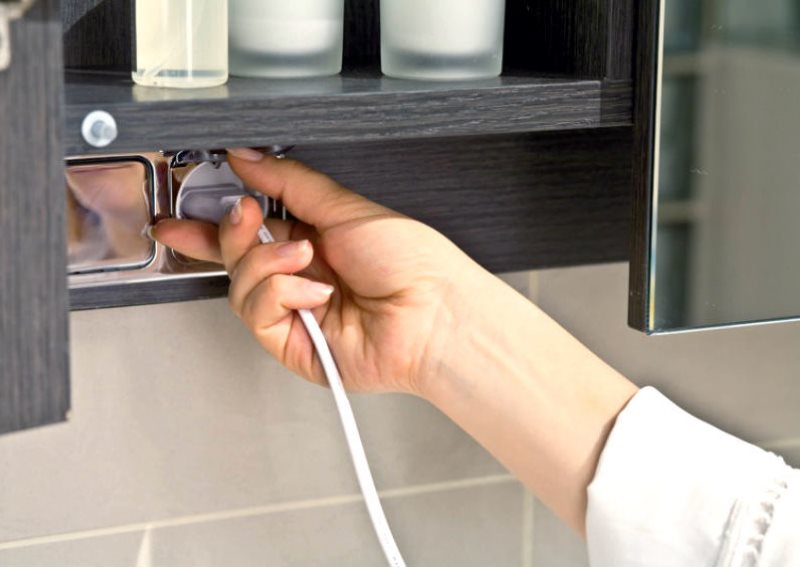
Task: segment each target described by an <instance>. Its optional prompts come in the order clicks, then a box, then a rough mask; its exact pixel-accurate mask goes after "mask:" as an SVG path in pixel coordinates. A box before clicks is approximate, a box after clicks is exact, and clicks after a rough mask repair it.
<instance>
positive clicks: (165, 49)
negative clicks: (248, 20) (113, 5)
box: [133, 0, 228, 88]
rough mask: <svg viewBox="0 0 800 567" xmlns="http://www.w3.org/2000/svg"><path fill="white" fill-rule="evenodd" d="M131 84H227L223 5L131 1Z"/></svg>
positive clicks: (213, 0)
mask: <svg viewBox="0 0 800 567" xmlns="http://www.w3.org/2000/svg"><path fill="white" fill-rule="evenodd" d="M135 6H136V30H135V37H136V48H135V50H134V53H135V60H134V65H133V80H134V81H135V82H136V83H137V84H140V85H144V86H148V87H173V88H201V87H214V86H218V85H222V84H224V83H225V82H226V81H227V80H228V0H136V4H135Z"/></svg>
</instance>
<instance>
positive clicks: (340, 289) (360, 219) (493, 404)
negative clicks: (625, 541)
mask: <svg viewBox="0 0 800 567" xmlns="http://www.w3.org/2000/svg"><path fill="white" fill-rule="evenodd" d="M230 153H231V159H230V162H231V166H232V167H233V169H234V170H235V171H236V173H237V174H238V175H239V176H241V177H242V179H243V180H244V181H245V183H246V184H247V185H248V186H249V187H251V188H252V189H254V190H258V191H261V192H263V193H265V194H267V195H269V196H270V197H273V198H276V199H280V200H281V201H283V203H284V204H285V205H286V207H287V208H288V209H289V210H290V211H292V213H293V214H294V216H295V217H297V218H298V219H301V220H302V222H300V223H288V222H284V221H270V224H269V228H270V230H271V231H272V232H273V234H274V235H275V237H276V239H277V240H279V241H282V242H279V243H276V244H269V245H262V244H259V243H258V241H257V239H256V231H257V230H258V227H259V226H260V224H261V222H262V221H261V211H260V209H259V206H258V204H257V203H256V202H255V201H254V200H253V199H250V198H246V199H244V200H242V201H241V202H240V203H239V205H237V206H236V207H234V209H233V210H232V211H231V213H230V214H229V215H228V216H227V217H226V218H225V219H224V221H223V222H222V224H221V226H220V227H219V229H217V227H214V226H212V225H208V224H204V223H198V222H193V221H178V220H174V219H168V220H164V221H161V222H160V223H158V225H156V226H155V227H153V229H152V230H151V236H152V237H153V238H155V239H156V240H158V241H160V242H162V243H163V244H166V245H167V246H170V247H172V248H175V249H176V250H178V251H180V252H182V253H183V254H186V255H188V256H192V257H195V258H199V259H203V260H209V261H213V262H218V263H221V264H223V265H224V266H225V268H226V270H227V271H228V273H229V274H230V276H231V287H230V293H229V300H230V305H231V308H232V310H233V311H234V313H235V314H236V315H237V316H239V317H240V318H241V319H242V321H243V322H244V324H245V325H247V327H248V328H249V329H250V330H251V332H252V333H253V334H254V335H255V337H256V338H257V339H258V340H259V342H260V343H261V345H262V346H263V347H264V348H265V349H266V350H267V351H268V352H270V353H271V354H272V355H273V356H275V357H276V358H277V359H278V360H279V361H280V362H282V363H283V364H284V365H285V366H287V367H288V368H289V369H291V370H292V371H294V372H295V373H297V374H299V375H300V376H303V377H305V378H306V379H308V380H311V381H313V382H315V383H318V384H325V377H324V375H323V373H322V370H321V367H320V365H319V362H318V361H317V359H316V356H315V354H314V350H313V345H312V344H311V341H310V339H309V337H308V335H307V333H306V331H305V329H304V328H303V326H302V323H301V322H300V319H299V316H298V315H297V314H296V313H295V312H294V310H295V309H300V308H308V309H312V310H313V312H314V315H315V317H316V318H317V320H318V321H319V322H320V324H321V326H322V329H323V332H324V333H325V336H326V338H327V339H328V341H329V343H330V344H331V349H332V351H333V354H334V356H335V357H336V361H337V363H338V365H339V367H340V370H341V372H342V376H343V379H344V382H345V387H346V388H347V389H348V390H349V391H351V392H376V393H377V392H403V393H408V394H412V395H415V396H419V397H421V398H423V399H425V400H428V401H429V402H430V403H432V404H434V405H435V406H436V407H437V408H439V409H440V410H441V411H442V412H444V413H445V414H446V415H448V416H449V417H450V418H451V419H452V420H453V421H455V422H456V423H457V424H458V425H459V426H460V427H462V428H463V429H464V430H465V431H466V432H467V433H469V434H470V435H472V436H473V437H474V438H475V439H476V440H477V441H478V442H479V443H481V444H482V445H483V446H484V447H485V448H486V449H487V450H488V451H489V452H491V453H492V454H493V455H494V456H495V457H496V458H497V459H498V460H499V461H500V462H501V463H503V464H504V465H505V466H506V467H507V468H508V469H509V470H510V471H511V472H512V473H513V474H515V475H516V476H517V477H518V478H519V479H520V480H521V481H522V482H523V483H524V484H525V485H526V486H527V487H528V488H529V489H530V490H531V491H532V492H533V493H534V494H536V495H537V496H538V497H539V499H540V500H541V501H542V502H543V503H544V504H545V505H547V506H548V507H550V509H552V510H553V511H554V512H555V513H556V514H557V515H558V516H559V517H560V518H561V519H562V520H564V521H565V522H566V523H567V524H569V525H570V526H571V527H572V528H574V529H575V530H576V531H577V532H578V533H580V534H584V533H585V517H586V505H587V497H586V489H587V486H588V485H589V483H590V482H591V480H592V477H593V476H594V472H595V470H596V467H597V462H598V459H599V456H600V453H601V452H602V449H603V446H604V444H605V441H606V439H607V437H608V433H609V431H610V430H611V428H612V426H613V423H614V420H615V418H616V416H617V415H618V413H619V412H620V411H621V410H622V409H623V408H624V407H625V405H626V404H627V402H628V401H629V400H630V399H631V398H632V397H633V396H634V395H635V393H636V391H637V388H636V386H634V385H633V384H632V383H631V382H630V381H628V380H627V379H626V378H624V377H623V376H621V375H620V374H619V373H618V372H616V371H615V370H614V369H612V368H611V367H609V366H608V365H607V364H605V363H604V362H603V361H602V360H600V359H599V358H598V357H596V356H595V355H594V354H592V353H591V352H590V351H589V350H588V349H587V348H586V347H584V346H583V345H581V344H580V343H579V342H578V341H577V340H576V339H575V338H573V337H572V336H571V335H569V333H567V332H566V331H565V330H564V329H563V328H561V327H560V326H559V325H558V324H557V323H556V322H554V321H553V320H552V319H550V318H549V317H548V316H547V315H546V314H545V313H544V312H542V311H541V310H540V309H538V308H537V307H536V306H535V305H533V304H532V303H530V302H529V301H528V300H527V299H525V298H524V297H522V296H521V295H519V294H518V293H516V292H515V291H514V290H513V289H511V288H509V287H508V286H507V285H506V284H504V283H503V282H502V281H501V280H499V279H497V278H496V277H494V276H493V275H491V274H490V273H488V272H486V271H485V270H484V269H483V268H481V267H480V266H479V265H478V264H477V263H475V262H474V261H473V260H471V259H470V258H469V257H468V256H467V255H466V254H464V253H463V252H462V251H461V250H459V249H458V248H457V247H456V246H455V245H454V244H453V243H451V242H450V241H449V240H447V239H446V238H445V237H444V236H442V235H441V234H439V233H438V232H436V231H435V230H433V229H431V228H430V227H427V226H425V225H423V224H421V223H419V222H416V221H414V220H411V219H409V218H407V217H404V216H402V215H400V214H398V213H396V212H394V211H391V210H389V209H386V208H384V207H381V206H380V205H378V204H376V203H373V202H371V201H369V200H367V199H365V198H363V197H361V196H359V195H357V194H355V193H353V192H351V191H349V190H348V189H345V188H344V187H342V186H341V185H339V184H337V183H336V182H335V181H333V180H332V179H330V178H328V177H326V176H324V175H323V174H321V173H318V172H316V171H313V170H311V169H309V168H307V167H306V166H304V165H302V164H300V163H298V162H295V161H292V160H277V159H275V158H271V157H264V156H263V155H261V154H259V153H257V152H255V151H253V150H249V149H236V150H230Z"/></svg>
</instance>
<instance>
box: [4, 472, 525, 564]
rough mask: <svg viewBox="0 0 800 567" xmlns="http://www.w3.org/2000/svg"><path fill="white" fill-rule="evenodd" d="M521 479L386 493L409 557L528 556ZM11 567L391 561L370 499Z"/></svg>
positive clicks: (104, 540) (9, 559)
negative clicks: (522, 532) (523, 551)
mask: <svg viewBox="0 0 800 567" xmlns="http://www.w3.org/2000/svg"><path fill="white" fill-rule="evenodd" d="M521 495H522V489H521V487H519V485H517V484H516V483H513V482H506V483H503V484H496V485H486V486H479V487H472V488H468V489H457V490H448V491H442V492H436V493H430V494H422V495H416V496H407V497H401V498H390V499H386V500H385V502H384V504H385V507H386V512H387V516H388V517H389V521H390V523H391V524H392V527H393V529H394V531H395V536H396V537H397V541H398V545H399V546H400V548H401V549H402V551H403V553H404V556H405V558H406V560H407V562H408V564H409V565H414V566H431V567H434V566H435V567H439V566H442V565H459V566H475V567H479V566H480V567H483V566H487V565H491V566H492V567H512V566H516V565H519V557H520V538H519V529H520V528H519V524H520V519H521V501H522V498H521ZM0 564H2V565H4V566H6V565H8V566H9V567H40V566H41V567H45V566H47V567H52V565H59V567H73V566H74V567H79V566H80V567H94V566H95V565H96V566H97V567H101V566H102V567H183V566H185V567H220V566H223V565H225V566H227V565H235V566H236V567H249V566H253V567H263V566H264V565H269V566H270V567H290V566H301V565H302V566H304V567H305V566H308V567H313V566H316V565H319V566H323V565H346V566H348V567H360V566H364V567H374V566H380V565H383V564H384V560H383V556H382V553H381V550H380V548H379V546H378V544H377V542H376V540H375V536H374V533H373V531H372V527H371V525H370V523H369V520H368V517H367V513H366V510H365V508H364V506H363V503H361V502H353V503H349V504H345V505H336V506H323V507H318V508H311V509H300V510H293V511H286V512H281V513H275V514H267V515H262V516H255V517H247V518H238V519H233V520H225V521H215V522H208V523H200V524H192V525H183V526H179V527H169V528H160V529H154V530H152V531H151V532H150V533H149V534H148V537H147V538H143V537H142V534H141V533H137V534H130V535H126V536H124V537H121V536H113V537H100V538H94V539H88V540H82V541H79V542H65V543H58V544H51V545H38V546H34V547H30V548H24V549H18V550H13V551H0Z"/></svg>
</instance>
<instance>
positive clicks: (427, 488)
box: [0, 474, 516, 551]
mask: <svg viewBox="0 0 800 567" xmlns="http://www.w3.org/2000/svg"><path fill="white" fill-rule="evenodd" d="M510 482H516V479H515V478H514V477H513V476H512V475H510V474H499V475H492V476H484V477H474V478H466V479H462V480H454V481H445V482H438V483H430V484H419V485H413V486H406V487H403V488H392V489H389V490H383V491H380V497H381V499H386V500H391V499H395V498H404V497H410V496H419V495H423V494H431V493H435V492H449V491H453V490H464V489H467V488H477V487H482V486H492V485H498V484H506V483H510ZM363 500H364V499H363V498H362V496H361V495H360V494H347V495H342V496H331V497H328V498H317V499H309V500H295V501H292V502H284V503H281V504H269V505H265V506H256V507H253V508H240V509H236V510H228V511H224V512H210V513H206V514H194V515H190V516H183V517H178V518H170V519H168V520H155V521H151V522H138V523H135V524H124V525H120V526H114V527H110V528H97V529H92V530H82V531H77V532H67V533H63V534H56V535H50V536H39V537H32V538H27V539H21V540H17V541H10V542H5V543H0V551H4V550H9V549H19V548H23V547H32V546H36V545H47V544H53V543H63V542H67V541H75V540H83V539H93V538H98V537H106V536H113V535H122V534H129V533H136V532H142V531H147V530H156V529H164V528H175V527H181V526H188V525H193V524H205V523H210V522H217V521H226V520H236V519H241V518H252V517H257V516H268V515H270V514H277V513H282V512H295V511H302V510H311V509H314V508H329V507H333V506H342V505H346V504H354V503H357V502H363Z"/></svg>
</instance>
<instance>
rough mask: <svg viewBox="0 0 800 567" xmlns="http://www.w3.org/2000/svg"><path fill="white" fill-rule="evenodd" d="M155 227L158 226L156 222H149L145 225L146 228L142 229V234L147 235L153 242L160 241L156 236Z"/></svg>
mask: <svg viewBox="0 0 800 567" xmlns="http://www.w3.org/2000/svg"><path fill="white" fill-rule="evenodd" d="M155 229H156V226H155V225H154V224H148V225H147V226H146V227H144V230H143V231H142V236H146V237H147V238H149V239H150V240H152V241H153V242H158V240H156V237H155Z"/></svg>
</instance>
